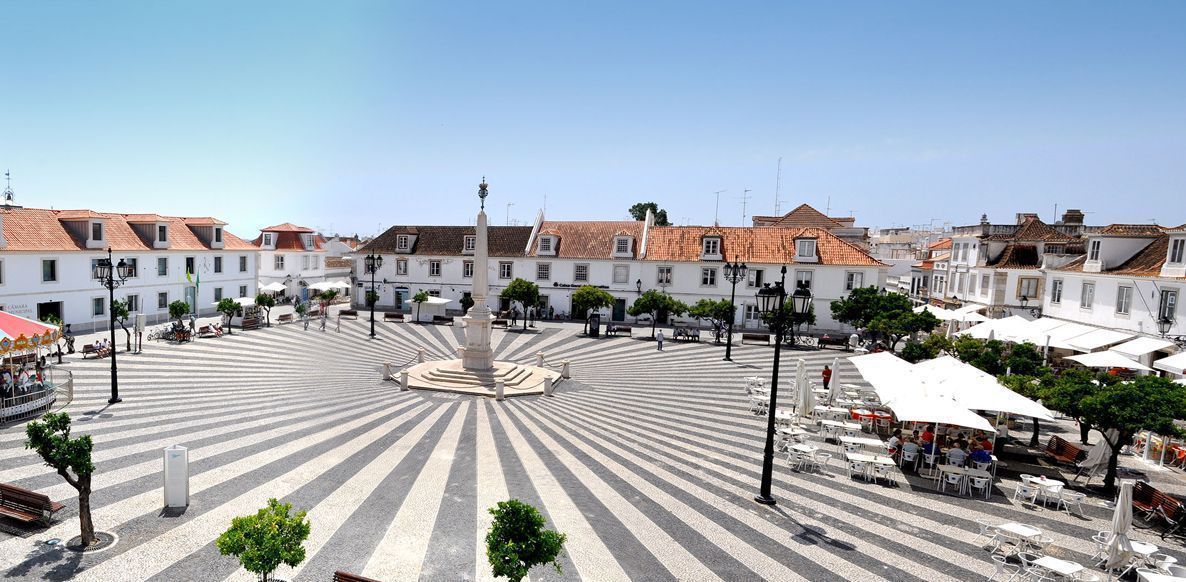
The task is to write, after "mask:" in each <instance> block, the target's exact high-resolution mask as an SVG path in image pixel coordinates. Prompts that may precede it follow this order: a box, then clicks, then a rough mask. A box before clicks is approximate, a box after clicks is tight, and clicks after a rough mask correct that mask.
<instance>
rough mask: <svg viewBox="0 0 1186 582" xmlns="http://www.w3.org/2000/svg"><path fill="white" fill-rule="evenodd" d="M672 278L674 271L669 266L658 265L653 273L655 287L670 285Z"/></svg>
mask: <svg viewBox="0 0 1186 582" xmlns="http://www.w3.org/2000/svg"><path fill="white" fill-rule="evenodd" d="M665 275H666V276H665ZM674 278H675V269H674V268H672V266H671V265H660V266H659V268H658V269H657V270H656V272H655V284H656V285H670V284H671V281H672V280H673V279H674Z"/></svg>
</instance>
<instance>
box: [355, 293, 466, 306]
mask: <svg viewBox="0 0 1186 582" xmlns="http://www.w3.org/2000/svg"><path fill="white" fill-rule="evenodd" d="M364 299H365V301H366V304H367V307H370V306H372V305H374V304H376V303H378V302H379V294H378V293H376V292H374V291H367V292H366V295H365V296H364ZM463 299H464V298H463ZM471 304H472V301H471ZM461 306H462V307H465V301H462V302H461Z"/></svg>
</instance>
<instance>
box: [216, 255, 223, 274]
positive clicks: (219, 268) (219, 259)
mask: <svg viewBox="0 0 1186 582" xmlns="http://www.w3.org/2000/svg"><path fill="white" fill-rule="evenodd" d="M214 272H215V273H221V272H222V257H214Z"/></svg>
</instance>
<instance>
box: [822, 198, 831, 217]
mask: <svg viewBox="0 0 1186 582" xmlns="http://www.w3.org/2000/svg"><path fill="white" fill-rule="evenodd" d="M831 215H832V195H831V194H828V203H827V205H826V206H824V216H831Z"/></svg>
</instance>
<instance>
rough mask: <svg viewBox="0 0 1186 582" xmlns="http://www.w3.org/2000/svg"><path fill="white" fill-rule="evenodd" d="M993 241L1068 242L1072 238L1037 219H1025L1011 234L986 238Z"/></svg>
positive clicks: (1072, 238)
mask: <svg viewBox="0 0 1186 582" xmlns="http://www.w3.org/2000/svg"><path fill="white" fill-rule="evenodd" d="M987 240H994V241H1008V242H1011V241H1018V242H1070V241H1072V240H1074V237H1071V236H1069V235H1065V234H1063V233H1061V232H1058V231H1057V230H1055V229H1054V228H1051V226H1050V225H1048V224H1046V223H1045V222H1042V221H1041V220H1040V219H1037V218H1033V217H1030V218H1027V219H1025V221H1024V222H1022V223H1021V225H1020V226H1018V227H1017V230H1015V231H1013V234H994V235H990V236H988V237H987Z"/></svg>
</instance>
